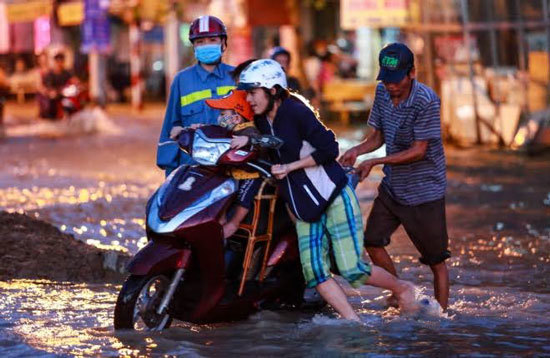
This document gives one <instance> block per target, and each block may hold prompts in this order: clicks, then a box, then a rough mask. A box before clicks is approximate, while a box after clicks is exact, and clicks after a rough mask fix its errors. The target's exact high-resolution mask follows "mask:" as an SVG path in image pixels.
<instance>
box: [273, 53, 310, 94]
mask: <svg viewBox="0 0 550 358" xmlns="http://www.w3.org/2000/svg"><path fill="white" fill-rule="evenodd" d="M269 58H271V59H272V60H275V61H277V62H278V63H279V65H281V67H282V68H283V71H285V73H286V83H287V85H288V89H289V90H290V91H292V92H298V93H301V92H302V86H300V81H299V80H298V79H297V78H296V77H294V76H291V75H289V70H290V60H291V59H292V57H291V55H290V51H288V50H287V49H286V48H284V47H282V46H276V47H273V48H272V49H271V51H270V52H269Z"/></svg>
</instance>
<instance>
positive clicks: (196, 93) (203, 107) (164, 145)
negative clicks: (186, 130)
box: [157, 63, 235, 175]
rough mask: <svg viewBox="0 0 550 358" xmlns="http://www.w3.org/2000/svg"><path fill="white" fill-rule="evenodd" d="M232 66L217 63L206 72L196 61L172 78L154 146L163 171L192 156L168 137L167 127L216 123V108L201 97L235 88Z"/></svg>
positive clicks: (217, 94) (216, 94)
mask: <svg viewBox="0 0 550 358" xmlns="http://www.w3.org/2000/svg"><path fill="white" fill-rule="evenodd" d="M232 70H233V67H232V66H229V65H226V64H225V63H220V64H219V65H218V66H216V68H215V69H214V70H213V71H212V72H208V71H206V70H205V69H204V68H202V67H201V66H200V65H199V64H196V65H193V66H190V67H187V68H186V69H184V70H183V71H181V72H179V73H178V74H177V75H176V77H175V78H174V81H173V82H172V85H171V86H170V97H169V100H168V104H167V107H166V114H165V116H164V123H163V125H162V130H161V133H160V138H159V143H158V149H157V165H158V166H159V167H160V168H162V169H164V170H165V171H166V175H168V174H169V173H170V172H171V171H172V170H174V169H175V168H177V167H178V166H180V165H181V164H186V163H192V160H191V158H189V156H188V155H187V154H186V153H185V152H182V151H181V150H180V149H179V148H178V145H177V143H176V142H175V141H174V140H172V139H170V131H171V130H172V128H173V127H174V126H181V127H188V126H190V125H191V124H195V123H203V124H216V123H217V121H218V114H219V110H217V109H213V108H210V107H209V106H208V105H207V104H206V103H205V102H204V100H205V99H208V98H219V97H222V96H225V95H226V94H227V93H229V91H231V90H232V89H234V88H235V82H234V81H233V79H232V77H231V74H230V72H231V71H232Z"/></svg>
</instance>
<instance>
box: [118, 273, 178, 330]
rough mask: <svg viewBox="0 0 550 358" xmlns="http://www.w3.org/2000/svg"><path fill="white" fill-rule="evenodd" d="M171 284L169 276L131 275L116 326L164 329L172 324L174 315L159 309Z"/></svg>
mask: <svg viewBox="0 0 550 358" xmlns="http://www.w3.org/2000/svg"><path fill="white" fill-rule="evenodd" d="M168 286H170V279H169V277H168V276H166V275H158V274H157V275H145V276H136V275H130V276H129V277H128V278H127V279H126V281H125V282H124V285H123V286H122V289H121V290H120V293H119V294H118V299H117V302H116V306H115V322H114V323H115V329H134V330H139V331H145V330H149V331H160V330H163V329H166V328H169V327H170V324H171V323H172V318H171V317H170V315H169V314H168V313H166V312H164V313H163V314H160V315H159V314H158V313H157V312H156V310H157V308H158V306H159V305H160V302H161V300H162V297H163V296H164V294H165V293H166V291H167V290H168Z"/></svg>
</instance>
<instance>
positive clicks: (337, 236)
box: [296, 185, 371, 287]
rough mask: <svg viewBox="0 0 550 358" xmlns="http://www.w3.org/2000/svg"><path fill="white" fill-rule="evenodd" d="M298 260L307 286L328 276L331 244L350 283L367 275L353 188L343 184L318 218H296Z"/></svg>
mask: <svg viewBox="0 0 550 358" xmlns="http://www.w3.org/2000/svg"><path fill="white" fill-rule="evenodd" d="M296 231H297V232H298V246H299V248H300V260H301V262H302V271H303V273H304V278H305V280H306V284H307V287H315V286H317V285H319V284H321V283H323V282H325V281H326V280H328V279H329V278H330V277H331V273H330V257H329V250H330V247H331V246H332V251H333V253H334V259H335V261H336V266H337V269H338V271H339V274H340V275H341V276H342V277H343V278H344V279H345V280H346V281H348V282H349V283H350V284H351V285H352V286H353V287H358V286H361V285H362V284H364V283H365V282H366V281H367V280H368V278H369V277H370V272H371V268H370V265H369V264H368V263H366V262H364V261H363V259H362V258H361V256H362V253H363V222H362V216H361V210H360V208H359V202H358V200H357V196H356V195H355V191H354V190H353V189H352V188H351V187H350V186H349V185H347V186H346V187H345V188H344V189H343V190H342V192H341V193H340V195H338V196H337V197H336V199H334V201H333V202H332V204H330V206H329V207H328V208H327V210H326V211H325V213H324V214H323V215H322V216H321V218H320V219H319V221H317V222H314V223H308V222H305V221H300V220H297V222H296Z"/></svg>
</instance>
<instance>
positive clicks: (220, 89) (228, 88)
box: [216, 86, 235, 96]
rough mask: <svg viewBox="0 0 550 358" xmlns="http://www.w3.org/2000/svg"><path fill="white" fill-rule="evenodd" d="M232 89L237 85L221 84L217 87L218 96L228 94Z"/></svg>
mask: <svg viewBox="0 0 550 358" xmlns="http://www.w3.org/2000/svg"><path fill="white" fill-rule="evenodd" d="M232 89H235V86H221V87H218V88H216V93H217V94H218V96H223V95H225V94H227V93H228V92H229V91H231V90H232Z"/></svg>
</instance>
